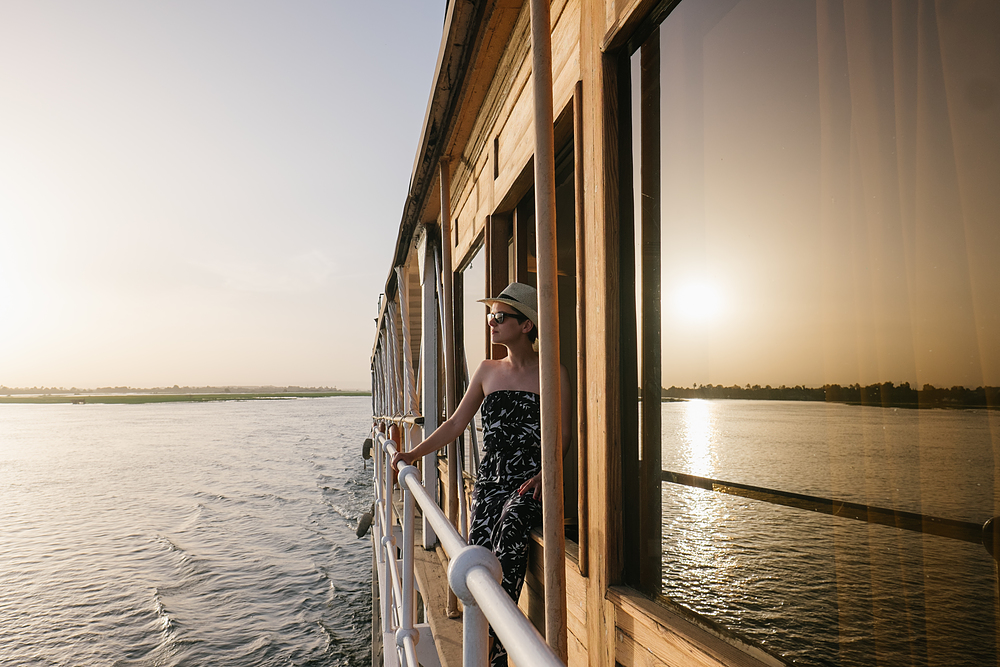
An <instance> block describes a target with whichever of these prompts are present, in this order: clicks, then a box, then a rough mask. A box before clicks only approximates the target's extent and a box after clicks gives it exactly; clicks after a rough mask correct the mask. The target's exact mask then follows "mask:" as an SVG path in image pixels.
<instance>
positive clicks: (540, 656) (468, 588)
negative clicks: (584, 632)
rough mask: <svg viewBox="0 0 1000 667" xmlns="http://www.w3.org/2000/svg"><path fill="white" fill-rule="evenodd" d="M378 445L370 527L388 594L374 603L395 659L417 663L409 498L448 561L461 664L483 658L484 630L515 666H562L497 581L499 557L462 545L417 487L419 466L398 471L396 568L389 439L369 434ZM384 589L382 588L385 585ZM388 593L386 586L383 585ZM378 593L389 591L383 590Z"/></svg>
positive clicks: (485, 659) (485, 650)
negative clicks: (457, 606) (390, 635)
mask: <svg viewBox="0 0 1000 667" xmlns="http://www.w3.org/2000/svg"><path fill="white" fill-rule="evenodd" d="M372 437H373V438H374V439H375V442H376V443H377V445H378V449H379V452H380V456H378V457H376V471H375V481H376V484H375V486H376V508H377V509H376V517H377V520H376V524H381V525H376V530H375V536H376V538H377V539H380V541H381V548H380V550H379V563H387V565H388V567H387V571H388V572H389V574H390V576H391V578H392V587H391V589H392V590H391V592H392V597H393V598H394V599H395V600H396V601H397V604H396V605H393V604H392V601H391V600H383V601H382V618H383V622H384V623H386V624H387V625H386V628H387V629H390V628H389V625H388V624H389V623H391V622H392V620H393V619H394V620H396V626H397V629H396V633H395V637H396V645H397V646H398V647H399V649H400V650H401V652H402V656H401V658H402V661H403V663H404V664H405V665H407V666H408V667H417V665H418V663H417V657H416V648H415V643H416V637H417V636H418V633H417V631H416V630H415V629H414V626H413V609H414V601H413V532H414V531H413V526H414V523H413V522H414V509H415V508H414V501H415V502H416V503H417V504H419V505H420V509H421V510H422V511H423V513H424V517H425V518H426V519H427V521H428V522H429V523H430V524H431V526H432V527H433V528H434V530H435V532H436V533H437V536H438V539H439V540H440V541H441V546H442V547H443V548H444V550H445V553H446V554H448V557H449V559H450V560H451V563H450V565H449V566H448V583H449V584H450V585H451V588H452V590H454V591H455V594H456V595H457V596H458V598H459V599H460V600H461V601H462V603H463V604H464V605H465V613H464V621H463V625H462V664H464V665H485V664H486V663H487V662H488V648H489V635H488V632H487V629H488V627H489V625H492V626H493V630H494V632H496V634H497V636H498V637H499V638H500V641H501V642H503V645H504V647H505V648H506V649H507V653H508V655H509V656H510V657H511V658H513V660H514V662H515V663H516V664H518V665H523V666H524V667H527V666H528V665H539V666H542V667H557V666H559V667H564V666H563V663H562V662H561V661H560V660H559V658H557V657H556V655H555V653H553V652H552V649H550V648H549V646H548V645H547V644H546V643H545V640H544V639H542V636H541V635H540V634H539V633H538V630H536V629H535V626H533V625H532V624H531V622H530V621H528V619H527V618H525V616H524V614H522V613H521V611H520V610H519V609H518V608H517V605H515V604H514V602H513V601H512V600H511V599H510V596H508V595H507V592H506V591H504V589H503V587H502V586H501V585H500V583H499V582H500V579H501V569H500V562H499V561H498V560H497V559H496V556H494V555H493V554H492V553H491V552H490V551H489V550H488V549H486V548H484V547H480V546H470V545H469V544H467V543H466V541H465V540H463V539H462V537H461V536H460V535H459V534H458V532H457V531H456V530H455V527H454V526H452V525H451V523H450V522H449V521H448V519H447V517H446V516H445V515H444V512H442V511H441V508H440V507H438V506H437V504H436V503H435V502H434V499H433V498H432V497H431V496H430V494H428V493H427V490H426V489H424V487H423V484H422V483H421V481H420V472H419V471H418V470H417V469H416V467H414V466H412V465H406V466H402V467H401V468H400V469H399V485H400V488H402V489H404V491H407V493H404V494H403V545H402V547H401V548H402V556H403V558H402V573H400V572H398V567H397V563H396V560H397V559H396V544H395V538H394V537H393V531H392V468H391V466H390V465H389V462H390V460H391V459H392V456H393V454H395V453H396V451H397V450H396V443H395V442H393V441H392V440H389V439H387V438H386V437H385V435H384V434H382V433H378V432H375V433H373V436H372ZM386 589H388V587H386ZM387 592H388V591H387ZM385 597H387V598H388V597H389V596H388V595H386V596H385Z"/></svg>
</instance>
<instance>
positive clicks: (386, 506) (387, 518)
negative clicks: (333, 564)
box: [379, 439, 395, 630]
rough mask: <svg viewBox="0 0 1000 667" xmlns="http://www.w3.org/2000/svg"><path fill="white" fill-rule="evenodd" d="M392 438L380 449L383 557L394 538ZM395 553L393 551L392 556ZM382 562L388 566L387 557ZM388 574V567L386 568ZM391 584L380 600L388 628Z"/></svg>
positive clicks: (390, 617)
mask: <svg viewBox="0 0 1000 667" xmlns="http://www.w3.org/2000/svg"><path fill="white" fill-rule="evenodd" d="M391 444H392V440H388V439H387V440H386V441H385V443H384V445H383V447H382V448H381V449H382V468H383V476H382V484H383V487H382V488H383V491H382V544H380V545H379V551H381V552H383V558H386V557H387V556H388V555H389V553H388V552H389V551H390V550H392V551H393V552H395V546H394V544H395V538H394V537H393V535H392V466H391V465H389V457H390V456H392V453H391V449H390V445H391ZM394 555H395V554H394V553H393V556H394ZM383 563H384V564H385V565H386V567H388V562H387V558H386V560H384V561H383ZM386 573H387V576H388V569H387V570H386ZM391 590H392V587H391V586H386V587H385V593H386V594H385V595H384V596H383V600H382V624H383V626H384V627H385V628H386V629H387V630H388V629H389V628H391V627H392V615H391V614H392V599H391V598H392V595H391Z"/></svg>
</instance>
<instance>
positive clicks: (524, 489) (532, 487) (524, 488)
mask: <svg viewBox="0 0 1000 667" xmlns="http://www.w3.org/2000/svg"><path fill="white" fill-rule="evenodd" d="M517 492H518V493H519V494H521V495H522V496H524V495H527V494H529V493H530V494H531V496H532V497H533V498H534V499H535V500H541V499H542V473H538V474H537V475H535V476H534V477H532V478H531V479H529V480H528V481H527V482H525V483H524V484H522V485H521V486H520V488H518V490H517Z"/></svg>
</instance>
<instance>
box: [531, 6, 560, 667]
mask: <svg viewBox="0 0 1000 667" xmlns="http://www.w3.org/2000/svg"><path fill="white" fill-rule="evenodd" d="M530 2H531V78H532V82H533V93H534V102H535V104H534V127H535V162H534V166H535V229H536V232H535V242H536V243H537V247H538V252H537V255H536V256H537V262H538V322H537V323H536V324H538V330H539V337H538V340H539V379H540V384H541V413H542V424H541V427H542V517H543V521H542V525H543V532H544V534H545V640H546V641H547V642H548V644H549V646H550V647H551V648H552V650H553V651H554V652H555V654H556V655H557V656H559V659H560V660H562V661H563V662H566V659H567V648H566V561H565V558H566V557H565V552H566V549H565V540H566V537H565V521H564V518H565V513H564V507H563V479H562V467H563V460H562V454H563V452H562V424H561V417H562V402H561V387H560V378H561V375H562V373H561V370H560V361H559V289H558V257H557V254H556V175H555V146H554V137H553V127H552V124H553V110H552V43H551V40H552V22H551V18H550V15H549V12H550V6H549V2H550V0H530Z"/></svg>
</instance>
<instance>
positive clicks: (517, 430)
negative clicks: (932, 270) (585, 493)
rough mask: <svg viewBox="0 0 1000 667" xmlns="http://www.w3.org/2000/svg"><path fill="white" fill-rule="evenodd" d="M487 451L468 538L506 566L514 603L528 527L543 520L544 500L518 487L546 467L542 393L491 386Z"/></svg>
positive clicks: (496, 663) (496, 656) (498, 659)
mask: <svg viewBox="0 0 1000 667" xmlns="http://www.w3.org/2000/svg"><path fill="white" fill-rule="evenodd" d="M482 416H483V444H484V447H485V450H486V451H485V454H484V456H483V460H482V462H481V463H480V464H479V477H478V478H477V479H476V486H475V490H474V491H473V494H472V525H471V527H470V528H469V544H476V545H479V546H484V547H486V548H487V549H489V550H490V551H492V552H493V553H494V554H495V555H496V557H497V560H499V561H500V566H501V567H502V568H503V587H504V590H505V591H507V594H508V595H510V597H511V599H513V600H514V603H515V604H516V603H517V600H518V598H519V597H520V595H521V586H522V585H523V584H524V573H525V570H526V569H527V564H528V533H530V532H531V529H532V528H534V527H535V526H538V525H541V523H542V503H541V501H539V500H535V498H534V497H533V496H532V495H531V494H530V493H529V494H526V495H523V496H522V495H520V494H519V493H518V492H517V490H518V488H519V487H520V486H521V484H523V483H524V482H526V481H528V480H529V479H531V478H532V477H534V476H535V475H537V474H538V473H539V472H540V471H541V469H542V431H541V411H540V397H539V396H538V394H534V393H532V392H529V391H520V390H502V391H494V392H491V393H490V394H489V395H488V396H487V397H486V400H484V401H483V407H482ZM490 635H491V636H492V637H493V638H494V641H493V648H492V649H491V650H490V665H491V666H492V667H506V665H507V651H506V649H504V647H503V645H502V644H501V643H500V641H499V640H497V638H496V635H495V634H494V633H493V628H490Z"/></svg>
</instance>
